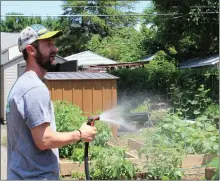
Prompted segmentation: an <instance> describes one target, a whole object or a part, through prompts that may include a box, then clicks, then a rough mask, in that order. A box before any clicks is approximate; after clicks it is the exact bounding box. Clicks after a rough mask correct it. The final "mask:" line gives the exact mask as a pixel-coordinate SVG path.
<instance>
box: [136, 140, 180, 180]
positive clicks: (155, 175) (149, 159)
mask: <svg viewBox="0 0 220 181" xmlns="http://www.w3.org/2000/svg"><path fill="white" fill-rule="evenodd" d="M145 144H146V146H145V147H143V148H142V149H141V151H140V153H139V154H140V156H141V155H142V156H144V157H145V161H144V163H145V164H144V166H145V167H146V168H147V170H148V171H147V179H150V180H161V179H162V180H181V178H182V177H183V175H184V174H183V172H182V170H181V169H180V166H181V163H182V159H183V155H184V153H183V150H181V148H172V147H169V145H167V143H166V140H163V139H161V137H158V136H155V137H154V138H150V139H148V138H147V139H146V142H145Z"/></svg>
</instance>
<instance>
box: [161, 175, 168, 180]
mask: <svg viewBox="0 0 220 181" xmlns="http://www.w3.org/2000/svg"><path fill="white" fill-rule="evenodd" d="M161 179H162V180H170V178H169V177H167V176H162V177H161Z"/></svg>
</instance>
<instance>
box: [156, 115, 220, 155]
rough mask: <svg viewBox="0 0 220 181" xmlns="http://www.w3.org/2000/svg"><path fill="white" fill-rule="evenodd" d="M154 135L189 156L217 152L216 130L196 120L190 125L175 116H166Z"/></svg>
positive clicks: (210, 125)
mask: <svg viewBox="0 0 220 181" xmlns="http://www.w3.org/2000/svg"><path fill="white" fill-rule="evenodd" d="M200 118H201V117H200ZM156 134H157V135H159V136H160V137H162V138H163V139H164V140H166V142H167V144H168V145H169V146H170V147H171V146H172V147H176V146H177V145H178V146H181V147H182V148H183V149H184V150H185V152H186V153H189V154H193V153H197V154H201V153H216V152H217V151H218V136H219V134H218V130H217V129H216V128H215V126H213V125H212V124H211V123H209V122H202V121H201V120H200V121H199V120H196V121H195V122H193V123H191V122H188V121H186V120H181V119H180V118H179V117H178V116H177V115H175V114H168V115H166V116H165V117H164V120H163V122H162V124H161V125H160V127H159V129H158V131H157V133H156Z"/></svg>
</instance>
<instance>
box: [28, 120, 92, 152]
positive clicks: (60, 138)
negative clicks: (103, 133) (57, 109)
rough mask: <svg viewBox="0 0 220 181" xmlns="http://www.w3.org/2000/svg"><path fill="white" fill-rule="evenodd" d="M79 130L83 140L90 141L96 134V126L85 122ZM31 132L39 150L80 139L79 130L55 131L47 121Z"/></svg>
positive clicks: (58, 146)
mask: <svg viewBox="0 0 220 181" xmlns="http://www.w3.org/2000/svg"><path fill="white" fill-rule="evenodd" d="M80 131H81V139H82V140H83V141H85V142H91V141H92V140H93V139H94V137H95V134H96V128H95V127H91V126H88V125H87V124H86V123H83V125H82V126H81V128H80ZM31 134H32V137H33V140H34V142H35V144H36V146H37V147H38V148H39V149H40V150H46V149H52V148H60V147H63V146H65V145H68V144H71V143H75V142H77V141H79V140H80V132H79V131H78V130H76V131H72V132H55V131H53V130H52V129H51V127H50V124H49V123H43V124H41V125H39V126H36V127H34V128H32V129H31Z"/></svg>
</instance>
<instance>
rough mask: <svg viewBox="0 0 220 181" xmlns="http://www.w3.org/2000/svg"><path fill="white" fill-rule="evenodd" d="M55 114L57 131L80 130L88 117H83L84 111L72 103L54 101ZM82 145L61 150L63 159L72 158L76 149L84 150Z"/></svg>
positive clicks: (70, 145) (78, 144) (76, 144)
mask: <svg viewBox="0 0 220 181" xmlns="http://www.w3.org/2000/svg"><path fill="white" fill-rule="evenodd" d="M54 112H55V119H56V127H57V131H60V132H65V131H74V130H76V129H79V127H80V126H81V125H82V123H83V122H85V121H86V119H87V118H86V117H85V116H83V115H82V113H83V112H82V110H81V109H80V108H79V107H78V106H76V105H73V104H72V103H68V102H66V101H54ZM82 146H83V144H82V143H75V144H69V145H67V146H64V147H62V148H60V149H59V153H60V157H61V158H70V157H71V156H72V154H73V151H74V149H76V148H82Z"/></svg>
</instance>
